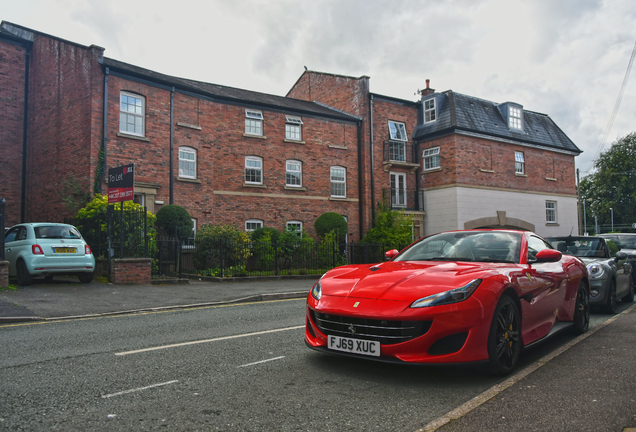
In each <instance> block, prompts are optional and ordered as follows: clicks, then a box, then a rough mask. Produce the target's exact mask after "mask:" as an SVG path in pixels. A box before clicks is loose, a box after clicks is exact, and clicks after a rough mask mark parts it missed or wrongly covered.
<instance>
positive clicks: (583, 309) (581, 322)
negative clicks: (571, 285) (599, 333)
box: [572, 282, 590, 334]
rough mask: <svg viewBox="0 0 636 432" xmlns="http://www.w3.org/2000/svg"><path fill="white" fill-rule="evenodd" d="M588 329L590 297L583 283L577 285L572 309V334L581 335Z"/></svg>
mask: <svg viewBox="0 0 636 432" xmlns="http://www.w3.org/2000/svg"><path fill="white" fill-rule="evenodd" d="M589 328H590V297H589V294H588V291H587V285H586V284H585V282H581V283H580V284H579V290H578V291H577V293H576V305H575V309H574V326H573V327H572V332H573V333H575V334H583V333H585V332H586V331H587V330H588V329H589Z"/></svg>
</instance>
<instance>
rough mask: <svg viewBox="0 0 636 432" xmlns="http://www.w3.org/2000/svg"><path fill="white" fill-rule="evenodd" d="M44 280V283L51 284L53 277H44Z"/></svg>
mask: <svg viewBox="0 0 636 432" xmlns="http://www.w3.org/2000/svg"><path fill="white" fill-rule="evenodd" d="M44 280H45V281H46V282H52V281H53V276H51V275H48V276H44Z"/></svg>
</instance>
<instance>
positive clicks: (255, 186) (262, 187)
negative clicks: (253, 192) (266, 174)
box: [243, 183, 267, 189]
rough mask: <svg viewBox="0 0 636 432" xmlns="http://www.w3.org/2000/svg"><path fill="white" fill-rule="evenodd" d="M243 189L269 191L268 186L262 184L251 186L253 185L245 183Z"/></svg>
mask: <svg viewBox="0 0 636 432" xmlns="http://www.w3.org/2000/svg"><path fill="white" fill-rule="evenodd" d="M243 187H246V188H257V189H267V186H265V185H260V184H251V183H243Z"/></svg>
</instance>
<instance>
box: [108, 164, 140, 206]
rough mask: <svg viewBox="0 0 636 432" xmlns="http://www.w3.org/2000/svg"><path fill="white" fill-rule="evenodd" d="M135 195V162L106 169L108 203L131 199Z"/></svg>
mask: <svg viewBox="0 0 636 432" xmlns="http://www.w3.org/2000/svg"><path fill="white" fill-rule="evenodd" d="M134 195H135V164H134V163H133V164H130V165H124V166H120V167H115V168H109V169H108V204H113V203H118V202H122V201H131V200H132V199H133V197H134Z"/></svg>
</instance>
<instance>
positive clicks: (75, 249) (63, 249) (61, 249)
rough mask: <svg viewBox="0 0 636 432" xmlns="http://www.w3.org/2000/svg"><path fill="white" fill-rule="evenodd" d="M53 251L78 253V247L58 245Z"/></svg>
mask: <svg viewBox="0 0 636 432" xmlns="http://www.w3.org/2000/svg"><path fill="white" fill-rule="evenodd" d="M53 252H55V253H77V248H69V247H66V248H63V247H56V248H53Z"/></svg>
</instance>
